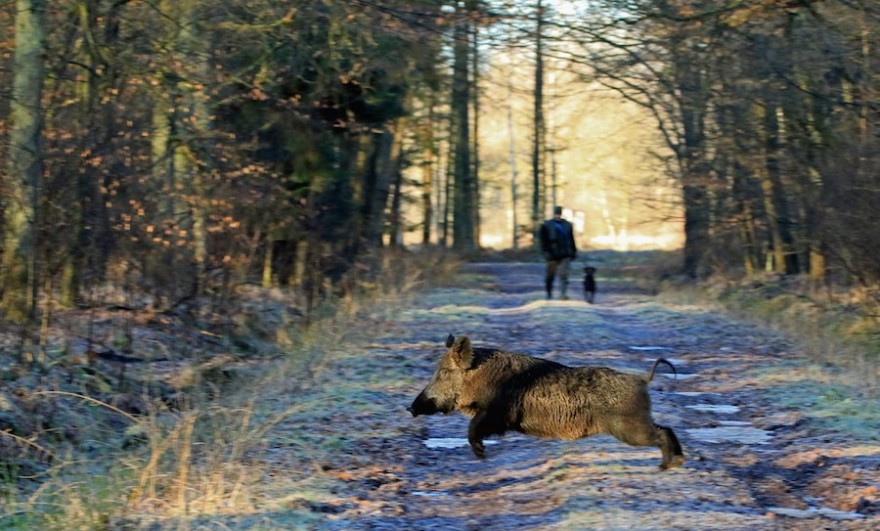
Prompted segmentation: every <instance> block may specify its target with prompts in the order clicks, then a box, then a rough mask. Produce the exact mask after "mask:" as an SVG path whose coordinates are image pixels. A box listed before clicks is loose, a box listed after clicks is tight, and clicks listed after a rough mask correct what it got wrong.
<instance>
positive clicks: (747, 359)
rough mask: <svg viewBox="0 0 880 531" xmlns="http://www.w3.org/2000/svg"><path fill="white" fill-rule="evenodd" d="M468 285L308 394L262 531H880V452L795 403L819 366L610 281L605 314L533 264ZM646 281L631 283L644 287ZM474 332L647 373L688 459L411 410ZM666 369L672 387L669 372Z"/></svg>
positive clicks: (271, 451)
mask: <svg viewBox="0 0 880 531" xmlns="http://www.w3.org/2000/svg"><path fill="white" fill-rule="evenodd" d="M466 269H467V271H468V273H469V274H470V275H471V276H472V277H473V279H474V280H473V281H472V282H468V283H466V285H465V286H463V287H459V288H449V289H440V290H434V291H432V292H429V293H427V294H425V295H424V296H422V297H421V298H420V299H419V300H417V301H415V302H414V303H412V304H411V305H409V306H408V307H407V308H405V309H403V310H401V311H399V312H396V313H395V316H394V319H393V320H391V321H386V322H381V323H378V324H377V329H376V330H375V333H376V337H377V338H378V339H375V340H373V341H371V342H370V343H369V344H367V345H362V346H360V347H359V348H357V349H352V350H346V349H341V350H342V351H343V352H341V353H339V354H338V355H335V356H334V357H333V359H331V360H330V361H329V363H328V365H327V366H326V367H325V368H324V370H322V371H321V372H320V374H319V375H318V377H317V378H318V381H316V382H314V384H313V385H312V386H310V387H309V389H308V390H307V394H308V400H309V401H310V402H308V403H310V404H314V407H312V408H311V409H308V408H307V410H304V411H303V412H302V413H301V414H298V415H295V416H293V417H291V418H290V419H288V420H287V421H285V422H284V423H282V424H281V425H279V426H278V427H277V428H276V430H274V431H273V435H272V437H273V439H272V444H271V445H270V447H269V448H267V449H266V450H267V451H266V453H265V454H263V455H260V456H255V459H259V460H260V461H262V463H261V464H267V463H268V464H270V465H271V466H272V467H273V468H274V469H276V470H277V474H275V475H273V477H269V478H265V482H264V483H263V484H262V487H261V488H260V489H258V490H255V491H254V492H253V493H251V497H252V499H253V500H254V509H255V511H254V513H252V514H251V515H250V516H241V517H237V518H234V519H232V520H227V521H225V523H224V525H226V526H230V527H239V526H242V527H249V528H259V529H290V528H303V529H340V530H341V529H473V530H485V529H489V530H494V529H498V530H508V529H688V530H695V529H731V530H732V529H750V530H755V529H804V530H814V529H878V528H880V506H878V504H877V495H878V492H877V486H878V485H880V442H878V440H877V438H876V436H874V437H873V438H871V437H858V436H854V435H848V434H846V433H841V432H834V431H830V430H827V429H826V428H824V427H823V425H822V424H821V423H820V422H818V421H817V420H815V419H813V418H812V417H811V416H810V415H809V414H808V412H805V411H798V410H796V409H794V408H792V407H789V406H786V405H785V404H786V401H785V400H782V399H780V396H785V393H787V392H792V393H795V392H803V389H801V388H802V386H803V385H806V384H805V383H804V382H807V381H808V378H807V375H808V372H809V365H808V364H807V363H806V362H805V361H803V360H802V359H801V358H802V357H801V355H800V354H799V352H798V350H797V347H796V346H795V345H793V344H792V343H790V342H789V341H787V340H786V339H785V338H784V337H782V336H780V335H778V334H777V333H775V332H772V331H768V330H764V329H761V328H759V327H756V326H751V325H748V324H744V323H742V322H738V321H735V320H732V319H729V318H727V317H724V316H722V315H720V314H717V313H712V312H711V311H709V310H707V309H705V308H701V307H697V306H682V305H672V304H664V303H662V302H660V301H658V300H657V299H656V298H654V297H652V296H650V295H649V294H646V293H643V292H639V291H638V290H635V289H632V288H630V287H628V286H631V285H632V284H631V283H629V282H626V281H625V279H624V280H619V281H613V282H612V281H605V282H603V281H602V278H601V277H600V287H599V290H600V291H599V294H598V296H597V301H596V304H593V305H588V304H586V303H584V302H583V301H582V300H581V299H580V298H579V296H580V290H579V286H580V281H579V280H578V279H575V281H574V282H573V283H572V288H571V290H570V292H571V295H573V297H572V300H568V301H558V300H552V301H546V300H544V297H543V293H542V292H541V287H540V285H541V282H540V278H541V274H542V273H541V271H542V266H541V264H538V263H513V264H511V263H497V264H496V263H492V264H472V265H469V266H467V268H466ZM636 274H637V272H636ZM449 333H452V334H454V335H456V336H459V335H467V336H469V337H470V338H471V340H472V341H473V343H474V345H475V346H478V347H497V348H503V349H506V350H512V351H518V352H523V353H527V354H531V355H536V356H540V357H544V358H547V359H552V360H555V361H559V362H562V363H566V364H571V365H606V366H610V367H613V368H616V369H620V370H623V371H629V372H636V373H644V372H646V371H647V370H648V369H649V368H650V365H651V363H652V362H653V361H654V360H655V359H656V357H658V356H662V357H665V358H667V359H669V360H671V361H672V362H673V363H674V364H675V366H676V368H677V369H678V377H677V378H672V375H671V374H667V371H666V369H664V368H663V367H660V368H658V375H657V376H656V377H655V379H654V381H653V382H652V383H651V385H650V389H651V396H652V400H653V402H654V416H655V419H656V421H657V422H658V423H659V424H663V425H666V426H670V427H671V428H673V429H674V430H675V431H676V433H677V434H678V437H679V439H680V440H681V443H682V446H683V447H684V450H685V455H686V458H687V462H686V463H685V465H684V466H683V467H681V468H679V469H676V470H672V471H669V472H659V471H658V469H657V465H658V463H659V462H660V452H659V449H657V448H634V447H630V446H627V445H624V444H622V443H620V442H618V441H616V440H615V439H612V438H610V437H608V436H597V437H591V438H588V439H581V440H579V441H574V442H568V441H557V440H542V439H536V438H532V437H527V436H523V435H519V434H515V433H509V434H507V435H505V436H503V437H501V438H497V439H494V440H490V441H489V442H488V443H487V447H486V452H487V458H486V459H485V460H482V461H481V460H478V459H476V458H475V457H474V456H473V454H472V453H471V451H470V449H469V447H468V446H467V443H466V441H465V437H466V433H467V422H468V419H467V418H465V417H464V416H461V415H452V416H448V417H446V416H433V417H418V418H416V419H413V418H412V417H411V416H410V415H409V414H408V413H407V411H406V410H405V408H406V406H407V405H409V403H410V402H411V401H412V399H413V398H414V397H415V395H416V394H417V393H418V391H419V390H420V389H421V388H422V387H423V386H424V385H425V384H426V383H427V381H428V379H429V377H430V375H431V373H432V372H433V370H434V366H435V364H436V362H437V360H438V359H439V356H440V355H441V354H442V353H443V352H444V350H445V349H444V346H443V341H444V340H445V338H446V336H447V335H448V334H449ZM660 373H663V374H660Z"/></svg>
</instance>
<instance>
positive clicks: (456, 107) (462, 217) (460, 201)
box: [451, 21, 476, 252]
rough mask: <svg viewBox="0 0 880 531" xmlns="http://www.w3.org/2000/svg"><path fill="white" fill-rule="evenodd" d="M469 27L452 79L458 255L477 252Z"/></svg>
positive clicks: (459, 31)
mask: <svg viewBox="0 0 880 531" xmlns="http://www.w3.org/2000/svg"><path fill="white" fill-rule="evenodd" d="M468 26H469V25H468V24H467V23H465V22H461V21H460V22H459V23H458V25H457V26H456V28H455V44H454V45H453V49H454V67H453V79H452V102H451V105H452V114H453V119H454V121H455V122H454V123H455V126H454V128H455V137H454V142H455V160H454V162H453V164H454V175H455V189H454V202H453V206H452V218H453V219H452V247H453V248H454V249H456V250H458V251H462V252H471V251H474V250H475V249H476V241H475V238H474V235H475V228H476V227H475V224H474V219H473V217H474V197H473V194H474V185H473V176H472V175H471V171H472V167H471V158H470V156H471V153H470V150H471V140H470V132H471V126H470V112H469V111H470V105H471V99H470V83H469V81H468V63H469V59H470V57H469V56H470V38H469V36H470V30H469V28H468Z"/></svg>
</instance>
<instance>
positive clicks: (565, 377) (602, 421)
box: [408, 335, 684, 470]
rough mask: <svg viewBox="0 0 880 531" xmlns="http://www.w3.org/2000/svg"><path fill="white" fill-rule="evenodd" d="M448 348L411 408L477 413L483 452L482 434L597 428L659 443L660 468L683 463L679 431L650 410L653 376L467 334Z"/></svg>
mask: <svg viewBox="0 0 880 531" xmlns="http://www.w3.org/2000/svg"><path fill="white" fill-rule="evenodd" d="M446 345H447V347H448V350H447V351H446V353H445V354H444V355H443V357H442V358H441V359H440V363H439V365H438V367H437V370H436V371H435V373H434V375H433V377H432V378H431V381H430V382H429V383H428V385H427V386H426V387H425V389H424V390H422V392H421V393H419V395H418V396H417V397H416V399H415V400H414V401H413V403H412V405H411V406H410V407H409V408H408V409H409V411H410V412H411V413H412V414H413V416H418V415H433V414H436V413H452V412H454V411H458V412H461V413H464V414H466V415H468V416H470V417H472V419H471V422H470V425H469V426H468V441H469V442H470V445H471V449H472V450H473V451H474V454H476V455H477V456H478V457H481V458H482V457H484V456H485V447H484V444H483V440H484V439H485V438H486V437H489V436H492V435H502V434H504V433H505V432H507V431H518V432H521V433H525V434H528V435H534V436H538V437H553V438H559V439H569V440H572V439H579V438H582V437H588V436H590V435H595V434H599V433H606V434H609V435H613V436H614V437H616V438H617V439H619V440H620V441H623V442H625V443H627V444H630V445H634V446H657V447H659V448H660V450H661V452H662V454H663V461H662V463H661V464H660V468H661V469H664V470H665V469H667V468H673V467H677V466H680V465H681V464H682V463H684V455H683V454H682V450H681V445H680V444H679V442H678V439H677V438H676V436H675V433H673V431H672V430H671V429H669V428H667V427H664V426H659V425H657V424H655V423H654V421H653V419H652V418H651V398H650V396H649V394H648V382H650V381H651V380H652V379H653V377H654V373H655V371H656V369H657V365H659V364H660V363H665V364H666V365H669V367H670V368H672V370H673V372H675V367H674V366H673V365H672V364H671V363H670V362H669V361H668V360H665V359H663V358H660V359H658V360H657V361H655V362H654V365H653V366H652V367H651V371H650V372H649V373H648V374H647V376H640V375H636V374H628V373H622V372H619V371H615V370H613V369H610V368H607V367H567V366H565V365H562V364H560V363H556V362H554V361H550V360H545V359H541V358H535V357H532V356H527V355H525V354H517V353H514V352H505V351H502V350H495V349H484V348H473V347H472V346H471V342H470V340H469V339H468V338H467V337H461V338H458V339H456V338H454V337H453V336H452V335H450V336H449V338H448V339H447V341H446Z"/></svg>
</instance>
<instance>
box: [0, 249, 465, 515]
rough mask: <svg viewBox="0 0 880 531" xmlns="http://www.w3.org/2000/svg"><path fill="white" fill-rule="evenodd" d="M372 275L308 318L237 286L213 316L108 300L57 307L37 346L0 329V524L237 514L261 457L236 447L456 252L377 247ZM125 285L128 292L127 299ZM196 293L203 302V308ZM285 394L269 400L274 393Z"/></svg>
mask: <svg viewBox="0 0 880 531" xmlns="http://www.w3.org/2000/svg"><path fill="white" fill-rule="evenodd" d="M379 260H381V262H380V263H379V264H378V265H379V267H378V269H377V270H378V271H379V273H378V274H372V275H366V274H365V275H364V276H363V278H359V279H356V280H355V282H354V283H353V285H354V286H355V287H354V289H347V290H346V291H345V292H337V293H330V294H328V296H326V297H325V298H324V299H323V300H322V302H321V303H320V304H319V305H317V306H316V307H315V308H314V309H313V311H312V313H311V314H309V315H307V314H306V312H305V309H304V306H305V305H304V303H303V300H302V297H301V296H299V295H298V294H296V293H294V292H292V291H291V292H285V291H283V290H279V289H264V288H260V287H258V286H257V285H254V284H247V285H242V286H239V287H238V288H237V289H236V290H235V295H234V296H233V297H232V298H231V299H230V301H229V307H228V308H226V311H225V312H224V316H223V318H222V319H219V318H217V316H216V315H206V314H204V313H202V314H200V313H198V312H197V311H173V312H159V311H155V310H153V309H150V308H137V307H128V306H121V305H118V304H106V305H99V306H95V307H91V308H88V309H77V310H66V311H58V312H55V313H54V314H53V315H52V320H51V322H50V323H48V324H47V326H45V327H44V328H45V329H44V330H43V337H44V344H43V345H42V350H43V352H44V353H45V355H44V358H43V359H41V360H35V361H32V362H31V363H22V362H21V360H20V358H19V356H18V355H17V354H14V353H16V352H17V350H20V349H19V348H18V347H19V345H20V336H19V335H18V334H16V333H14V331H13V330H12V327H8V328H5V329H4V331H3V332H0V529H101V528H108V527H109V528H118V527H119V526H120V525H121V526H122V527H125V521H126V518H125V515H126V514H127V513H129V512H134V513H142V512H154V511H160V512H161V513H162V514H165V515H166V516H169V517H183V516H193V515H198V514H202V513H212V514H218V513H219V514H222V513H224V512H237V511H240V510H241V508H242V507H243V506H246V505H247V504H248V503H249V501H248V500H249V492H248V487H247V486H248V485H250V484H253V483H254V481H255V477H257V476H259V475H260V474H265V473H266V471H265V470H259V469H255V468H254V467H253V466H251V465H250V464H249V463H248V459H247V455H248V454H249V453H250V452H252V451H253V450H254V449H255V448H257V447H259V446H260V445H261V444H262V443H263V441H264V436H265V434H266V433H267V432H268V431H269V430H271V429H272V428H273V427H274V426H275V425H276V424H278V423H279V422H282V421H283V420H284V419H285V418H286V417H287V416H289V415H290V414H292V413H294V412H296V411H301V410H303V409H308V408H309V407H313V406H314V404H308V403H300V402H299V401H297V400H296V399H295V398H294V399H290V398H289V397H291V396H293V397H295V396H296V395H297V393H298V392H299V391H301V390H302V389H303V388H304V387H307V386H308V385H309V384H310V381H311V379H312V377H313V376H314V375H315V374H317V373H319V372H320V371H321V370H322V362H323V358H324V355H325V353H327V352H328V351H331V350H333V349H334V348H337V347H338V345H340V344H344V343H345V341H346V340H347V338H350V337H369V335H370V329H371V328H372V327H375V326H376V322H377V321H381V320H382V319H384V316H385V315H386V314H387V313H388V312H392V311H393V310H394V308H397V307H399V306H400V305H401V303H402V302H403V301H405V300H406V299H407V298H408V297H413V296H416V295H417V293H418V292H419V291H420V290H424V289H428V288H429V287H430V286H432V285H436V284H438V283H439V284H450V283H452V282H454V279H453V277H454V271H455V268H456V265H457V263H458V262H457V260H456V259H454V258H452V257H450V256H448V255H446V254H444V253H439V252H432V251H430V250H428V251H422V252H418V253H411V252H405V251H400V250H389V251H388V252H386V253H385V254H384V255H383V256H382V257H381V258H379ZM129 298H130V297H129ZM205 306H207V304H206V305H205ZM281 396H283V397H288V398H286V399H285V400H284V401H283V407H281V408H280V409H279V407H278V404H277V402H278V401H277V400H276V399H277V397H281Z"/></svg>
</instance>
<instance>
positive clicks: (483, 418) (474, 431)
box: [468, 411, 506, 459]
mask: <svg viewBox="0 0 880 531" xmlns="http://www.w3.org/2000/svg"><path fill="white" fill-rule="evenodd" d="M494 418H495V416H494V415H490V414H489V413H488V412H487V411H480V412H479V413H477V414H476V416H475V417H474V418H472V419H471V423H470V424H469V425H468V442H469V443H470V445H471V450H473V451H474V455H476V456H477V457H479V458H480V459H483V458H485V457H486V447H485V445H484V444H483V439H485V438H486V437H488V436H490V435H502V434H504V432H505V431H506V430H505V429H504V426H502V425H500V424H499V423H498V422H497V421H495V420H494Z"/></svg>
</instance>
